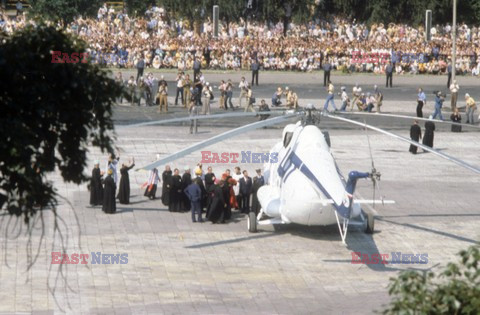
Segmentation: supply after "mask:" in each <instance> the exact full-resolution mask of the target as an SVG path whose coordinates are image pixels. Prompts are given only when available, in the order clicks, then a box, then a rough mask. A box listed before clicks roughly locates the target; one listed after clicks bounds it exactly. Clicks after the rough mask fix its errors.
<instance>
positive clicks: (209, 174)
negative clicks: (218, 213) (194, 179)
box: [205, 166, 215, 204]
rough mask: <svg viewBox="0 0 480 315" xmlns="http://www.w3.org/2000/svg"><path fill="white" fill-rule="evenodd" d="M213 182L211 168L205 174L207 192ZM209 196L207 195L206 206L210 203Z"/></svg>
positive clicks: (213, 174)
mask: <svg viewBox="0 0 480 315" xmlns="http://www.w3.org/2000/svg"><path fill="white" fill-rule="evenodd" d="M214 182H215V173H213V172H212V167H211V166H209V167H208V168H207V174H205V189H206V190H207V192H209V191H210V187H212V186H213V185H214ZM210 197H211V194H207V204H208V203H210V201H211V200H210Z"/></svg>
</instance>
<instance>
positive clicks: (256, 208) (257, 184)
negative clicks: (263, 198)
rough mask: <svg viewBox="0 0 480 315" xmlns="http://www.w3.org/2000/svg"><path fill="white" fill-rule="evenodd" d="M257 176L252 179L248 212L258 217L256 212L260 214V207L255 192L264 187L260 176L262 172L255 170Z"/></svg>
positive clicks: (263, 180)
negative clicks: (250, 206)
mask: <svg viewBox="0 0 480 315" xmlns="http://www.w3.org/2000/svg"><path fill="white" fill-rule="evenodd" d="M256 172H257V176H255V177H254V178H253V185H252V208H251V209H250V211H253V212H255V215H258V212H260V209H261V208H262V206H261V205H260V202H259V201H258V198H257V192H258V189H259V188H260V187H262V186H263V185H265V178H264V177H263V175H262V170H261V169H257V170H256Z"/></svg>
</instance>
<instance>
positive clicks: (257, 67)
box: [250, 59, 260, 86]
mask: <svg viewBox="0 0 480 315" xmlns="http://www.w3.org/2000/svg"><path fill="white" fill-rule="evenodd" d="M250 67H251V69H252V86H253V82H254V81H255V82H256V83H257V86H258V70H260V65H259V64H258V60H257V59H254V60H253V62H252V65H251V66H250Z"/></svg>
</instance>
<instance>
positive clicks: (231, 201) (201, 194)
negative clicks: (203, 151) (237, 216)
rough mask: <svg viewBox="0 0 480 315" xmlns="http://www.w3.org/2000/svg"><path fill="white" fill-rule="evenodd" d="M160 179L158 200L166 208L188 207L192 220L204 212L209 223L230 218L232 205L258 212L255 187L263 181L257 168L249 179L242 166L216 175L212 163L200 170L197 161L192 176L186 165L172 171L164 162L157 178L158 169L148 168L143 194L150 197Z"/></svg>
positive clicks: (181, 209) (194, 220)
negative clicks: (231, 173)
mask: <svg viewBox="0 0 480 315" xmlns="http://www.w3.org/2000/svg"><path fill="white" fill-rule="evenodd" d="M160 181H161V182H162V194H161V200H162V203H163V204H164V205H165V206H168V210H169V211H171V212H188V211H191V214H192V222H204V220H203V218H202V213H203V212H205V213H206V219H207V220H209V221H211V222H212V223H225V222H226V221H227V220H229V219H230V218H231V216H232V209H236V210H240V211H241V212H242V213H248V212H249V211H255V212H256V213H257V214H258V211H259V210H260V204H259V202H258V199H257V198H256V194H257V190H258V188H260V187H261V186H263V185H264V183H265V180H264V178H263V176H262V174H261V170H260V169H258V170H257V176H256V177H255V178H254V179H253V180H252V178H251V177H249V176H248V172H247V171H246V170H245V171H243V173H241V172H240V168H239V167H236V168H235V174H233V175H230V170H228V169H227V170H226V171H225V172H224V173H223V174H222V176H221V177H220V178H217V177H216V176H215V174H214V173H213V171H212V167H208V169H207V173H205V174H204V172H203V170H202V165H201V164H198V165H197V167H196V168H195V170H194V174H193V176H192V174H191V173H190V168H189V167H188V166H186V167H185V168H184V173H183V174H182V175H180V171H179V170H178V169H177V168H176V169H174V170H173V173H172V170H171V168H170V166H168V165H167V166H165V170H164V171H163V173H162V178H161V179H160V176H159V174H158V169H156V168H154V169H152V170H151V171H150V174H149V177H148V181H147V183H145V186H146V189H145V193H144V195H145V196H146V197H148V198H150V199H154V198H155V196H156V191H157V185H158V184H159V182H160ZM250 199H252V206H251V207H250Z"/></svg>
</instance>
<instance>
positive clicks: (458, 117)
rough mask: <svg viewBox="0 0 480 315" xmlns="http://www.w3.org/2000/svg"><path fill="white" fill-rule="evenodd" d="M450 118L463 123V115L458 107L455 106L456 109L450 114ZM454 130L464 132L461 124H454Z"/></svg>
mask: <svg viewBox="0 0 480 315" xmlns="http://www.w3.org/2000/svg"><path fill="white" fill-rule="evenodd" d="M450 120H451V121H453V122H454V123H458V124H461V123H462V116H461V115H460V113H459V112H458V108H456V107H455V111H454V112H453V114H452V115H451V116H450ZM452 132H462V126H460V125H452Z"/></svg>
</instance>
